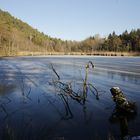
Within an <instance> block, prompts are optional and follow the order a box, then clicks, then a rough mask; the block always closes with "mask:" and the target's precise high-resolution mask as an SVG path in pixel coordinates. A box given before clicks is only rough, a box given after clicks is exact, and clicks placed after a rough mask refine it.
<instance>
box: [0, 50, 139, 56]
mask: <svg viewBox="0 0 140 140" xmlns="http://www.w3.org/2000/svg"><path fill="white" fill-rule="evenodd" d="M20 56H114V57H118V56H121V57H125V56H127V57H129V56H132V57H140V52H96V51H95V52H91V53H89V52H70V53H69V52H28V51H21V52H16V53H12V52H11V53H9V54H0V57H20Z"/></svg>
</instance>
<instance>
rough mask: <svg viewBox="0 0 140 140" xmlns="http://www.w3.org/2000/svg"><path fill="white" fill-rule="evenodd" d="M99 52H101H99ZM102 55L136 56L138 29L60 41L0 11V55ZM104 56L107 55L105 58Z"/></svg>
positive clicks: (138, 48) (139, 45) (139, 40)
mask: <svg viewBox="0 0 140 140" xmlns="http://www.w3.org/2000/svg"><path fill="white" fill-rule="evenodd" d="M100 52H102V53H100ZM104 52H108V54H110V52H115V53H119V52H121V53H123V52H125V53H128V54H129V53H136V54H137V55H139V54H140V29H132V30H131V31H130V32H128V31H127V30H125V31H124V32H123V33H122V34H120V35H117V34H116V33H115V31H113V32H112V33H110V34H109V35H108V36H107V37H100V35H99V34H96V35H93V36H90V37H88V38H86V39H85V40H82V41H70V40H62V39H59V38H53V37H50V36H48V35H45V34H44V33H42V32H39V31H38V30H37V29H34V28H33V27H31V26H30V25H28V24H27V23H25V22H23V21H21V20H20V19H17V18H15V17H13V16H12V15H10V13H8V12H5V11H2V10H0V56H17V55H31V54H32V55H35V54H36V55H38V54H56V53H57V54H88V55H92V54H97V55H98V54H103V55H104ZM108 54H107V55H108Z"/></svg>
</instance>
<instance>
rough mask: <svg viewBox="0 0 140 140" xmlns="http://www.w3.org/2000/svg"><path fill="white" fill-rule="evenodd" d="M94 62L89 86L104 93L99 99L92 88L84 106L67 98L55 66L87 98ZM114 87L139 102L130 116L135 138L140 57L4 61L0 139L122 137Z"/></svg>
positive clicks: (139, 119) (139, 130)
mask: <svg viewBox="0 0 140 140" xmlns="http://www.w3.org/2000/svg"><path fill="white" fill-rule="evenodd" d="M89 61H92V62H93V64H94V65H95V68H94V69H89V73H88V74H89V75H88V82H89V83H90V84H92V85H94V86H95V87H96V89H97V90H98V92H99V100H97V98H96V96H95V95H94V94H93V93H92V90H89V89H88V93H87V99H86V101H85V103H81V102H79V101H77V100H75V99H73V98H71V97H70V96H66V95H65V93H64V92H65V91H64V90H62V89H61V87H60V86H61V85H58V84H57V83H56V81H58V77H57V75H56V74H55V72H54V71H53V69H52V65H53V68H54V69H55V70H56V72H57V74H58V75H59V77H60V81H61V82H62V83H66V84H69V85H71V88H72V90H73V91H74V92H75V93H78V95H82V92H83V79H84V78H85V66H86V64H87V63H88V62H89ZM113 86H119V87H120V88H121V89H122V91H123V92H124V94H125V95H126V96H127V98H128V99H129V100H132V101H135V102H136V104H137V107H138V114H137V115H135V116H133V117H129V118H127V117H126V122H127V125H126V126H127V129H128V133H129V134H130V135H132V136H135V135H140V57H57V56H55V57H53V56H52V57H14V58H13V57H12V58H0V139H2V140H7V139H8V140H9V139H11V140H31V139H32V140H93V139H98V140H99V139H101V140H102V139H105V140H106V139H108V136H109V135H112V136H113V137H115V139H121V137H122V135H123V133H124V132H123V130H122V125H121V122H120V120H119V119H118V120H114V121H113V120H111V115H112V113H113V110H114V109H115V103H114V102H113V101H112V98H111V93H110V88H111V87H113ZM63 93H64V96H61V95H62V94H63Z"/></svg>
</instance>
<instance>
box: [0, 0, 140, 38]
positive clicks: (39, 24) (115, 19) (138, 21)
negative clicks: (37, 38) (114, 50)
mask: <svg viewBox="0 0 140 140" xmlns="http://www.w3.org/2000/svg"><path fill="white" fill-rule="evenodd" d="M0 9H2V10H4V11H8V12H9V13H10V14H12V15H13V16H15V17H17V18H19V19H21V20H22V21H24V22H26V23H28V24H29V25H31V26H33V27H34V28H36V29H38V30H39V31H40V32H44V33H45V34H47V35H49V36H51V37H56V38H61V39H63V40H77V41H80V40H84V39H85V38H87V37H89V36H94V35H96V34H100V36H101V37H105V36H107V35H108V34H109V33H112V32H113V31H115V32H116V34H121V33H122V32H123V31H125V30H126V29H127V30H128V31H131V30H132V29H137V28H140V0H0Z"/></svg>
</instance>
